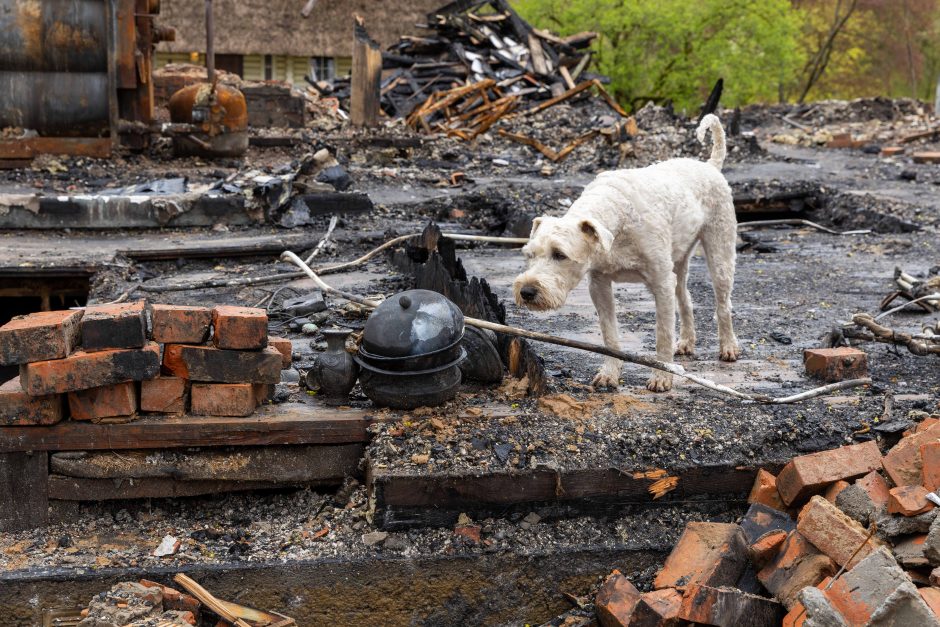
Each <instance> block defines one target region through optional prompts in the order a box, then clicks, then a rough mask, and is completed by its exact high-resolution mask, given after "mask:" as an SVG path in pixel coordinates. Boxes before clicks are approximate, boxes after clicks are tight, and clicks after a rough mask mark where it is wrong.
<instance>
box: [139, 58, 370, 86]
mask: <svg viewBox="0 0 940 627" xmlns="http://www.w3.org/2000/svg"><path fill="white" fill-rule="evenodd" d="M205 56H206V55H205V54H202V53H199V52H191V53H186V52H159V51H158V52H157V53H156V67H157V68H161V67H163V66H165V65H167V64H168V63H194V64H196V65H204V64H205ZM310 62H311V59H310V58H309V57H294V56H287V55H263V54H248V55H244V58H243V75H242V78H243V79H245V80H246V81H263V80H278V81H287V82H288V83H291V84H292V85H294V86H295V87H297V88H299V89H305V88H306V86H307V81H306V80H304V77H305V76H306V75H308V74H309V73H310ZM333 68H334V70H335V76H348V75H349V74H350V73H351V72H352V59H351V58H349V57H337V58H334V59H333ZM321 78H322V77H321Z"/></svg>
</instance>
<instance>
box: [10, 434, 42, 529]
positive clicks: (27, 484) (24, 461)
mask: <svg viewBox="0 0 940 627" xmlns="http://www.w3.org/2000/svg"><path fill="white" fill-rule="evenodd" d="M48 480H49V455H48V453H45V452H41V453H26V452H22V453H5V454H2V455H0V532H2V531H21V530H23V529H33V528H35V527H41V526H44V525H45V524H46V523H47V522H48V520H49V497H48Z"/></svg>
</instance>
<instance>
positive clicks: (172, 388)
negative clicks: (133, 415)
mask: <svg viewBox="0 0 940 627" xmlns="http://www.w3.org/2000/svg"><path fill="white" fill-rule="evenodd" d="M186 387H187V381H186V379H180V378H179V377H157V378H156V379H150V380H148V381H142V382H141V384H140V411H152V412H159V413H162V414H179V413H182V412H184V411H186V391H187V390H186Z"/></svg>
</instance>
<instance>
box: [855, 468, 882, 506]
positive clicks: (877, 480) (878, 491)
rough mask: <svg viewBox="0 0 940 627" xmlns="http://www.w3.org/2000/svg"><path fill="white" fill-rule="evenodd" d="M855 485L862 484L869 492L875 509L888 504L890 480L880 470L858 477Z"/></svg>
mask: <svg viewBox="0 0 940 627" xmlns="http://www.w3.org/2000/svg"><path fill="white" fill-rule="evenodd" d="M855 485H857V486H861V488H862V489H863V490H865V492H867V493H868V498H870V499H871V502H872V504H874V506H875V509H880V508H882V507H887V506H888V497H889V493H888V482H887V481H885V478H884V477H882V476H881V474H879V473H878V471H876V470H873V471H871V472H870V473H868V474H867V475H865V476H864V477H861V478H859V479H856V481H855Z"/></svg>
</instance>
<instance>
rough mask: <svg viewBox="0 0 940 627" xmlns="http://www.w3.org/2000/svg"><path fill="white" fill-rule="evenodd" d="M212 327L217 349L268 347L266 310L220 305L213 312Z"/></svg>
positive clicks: (213, 341) (213, 340) (213, 339)
mask: <svg viewBox="0 0 940 627" xmlns="http://www.w3.org/2000/svg"><path fill="white" fill-rule="evenodd" d="M212 327H213V329H214V331H213V335H212V343H213V344H214V345H215V346H216V347H217V348H225V349H232V350H257V349H261V348H264V347H265V346H267V345H268V314H267V312H265V310H264V309H257V308H254V307H233V306H230V305H220V306H218V307H215V308H214V309H213V310H212Z"/></svg>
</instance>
